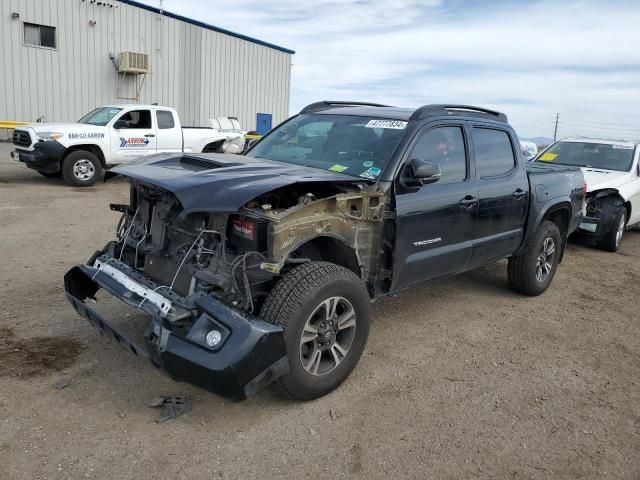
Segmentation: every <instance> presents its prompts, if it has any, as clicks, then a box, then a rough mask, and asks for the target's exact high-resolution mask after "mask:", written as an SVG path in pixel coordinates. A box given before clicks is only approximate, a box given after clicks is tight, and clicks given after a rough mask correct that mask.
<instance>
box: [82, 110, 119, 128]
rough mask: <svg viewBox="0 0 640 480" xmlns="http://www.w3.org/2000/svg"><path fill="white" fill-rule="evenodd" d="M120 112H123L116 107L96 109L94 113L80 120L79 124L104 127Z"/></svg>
mask: <svg viewBox="0 0 640 480" xmlns="http://www.w3.org/2000/svg"><path fill="white" fill-rule="evenodd" d="M120 111H122V109H121V108H114V107H101V108H96V109H95V110H94V111H92V112H89V113H87V114H86V115H85V116H84V117H82V118H81V119H80V120H78V123H87V124H89V125H98V126H100V127H104V126H105V125H106V124H107V123H109V122H110V121H111V119H112V118H113V117H115V116H116V115H117V114H118V112H120Z"/></svg>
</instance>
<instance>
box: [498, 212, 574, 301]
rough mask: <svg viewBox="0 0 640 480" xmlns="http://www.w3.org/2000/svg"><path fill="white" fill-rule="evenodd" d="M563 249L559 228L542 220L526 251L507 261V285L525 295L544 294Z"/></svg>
mask: <svg viewBox="0 0 640 480" xmlns="http://www.w3.org/2000/svg"><path fill="white" fill-rule="evenodd" d="M561 249H562V237H561V236H560V230H558V226H557V225H556V224H555V223H553V222H550V221H548V220H545V221H543V222H542V224H541V225H540V227H539V228H538V231H537V232H536V233H535V235H534V236H533V238H532V239H531V241H530V243H529V245H528V247H527V250H526V251H525V252H524V253H523V254H522V255H518V256H514V257H511V258H510V259H509V268H508V272H509V285H510V286H511V288H512V289H513V290H515V291H516V292H519V293H523V294H525V295H530V296H536V295H540V294H541V293H542V292H544V291H545V290H546V289H547V287H548V286H549V284H550V283H551V280H553V276H554V275H555V273H556V268H557V267H558V262H559V261H560V254H561Z"/></svg>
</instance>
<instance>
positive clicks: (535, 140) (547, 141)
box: [520, 137, 553, 145]
mask: <svg viewBox="0 0 640 480" xmlns="http://www.w3.org/2000/svg"><path fill="white" fill-rule="evenodd" d="M520 140H524V141H525V142H533V143H535V144H536V145H551V144H552V143H553V139H552V138H547V137H533V138H521V139H520Z"/></svg>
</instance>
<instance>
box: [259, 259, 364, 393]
mask: <svg viewBox="0 0 640 480" xmlns="http://www.w3.org/2000/svg"><path fill="white" fill-rule="evenodd" d="M369 316H370V301H369V295H368V293H367V290H366V288H365V286H364V283H363V282H362V280H361V279H360V278H358V276H357V275H355V274H354V273H353V272H352V271H351V270H348V269H346V268H344V267H340V266H338V265H335V264H332V263H328V262H309V263H306V264H303V265H300V266H298V267H296V268H294V269H292V270H291V271H290V272H288V273H286V274H285V275H284V276H283V277H282V278H281V279H280V281H278V283H277V284H276V285H275V287H274V288H273V290H272V291H271V293H270V294H269V296H268V297H267V299H266V301H265V303H264V305H263V307H262V311H261V317H262V318H263V319H264V320H265V321H267V322H270V323H273V324H276V325H280V326H281V327H282V329H283V331H284V338H285V345H286V349H287V356H288V360H289V368H290V371H289V373H288V374H287V375H285V376H284V377H281V378H279V379H278V380H276V382H275V383H274V387H275V389H276V390H277V391H278V392H279V393H281V394H284V395H285V396H288V397H290V398H294V399H297V400H312V399H314V398H318V397H321V396H323V395H326V394H327V393H329V392H331V391H332V390H334V389H335V388H337V387H338V385H340V384H341V383H342V382H343V381H344V380H345V379H346V378H347V377H348V376H349V374H350V373H351V371H352V370H353V369H354V367H355V366H356V364H357V363H358V360H359V359H360V356H361V355H362V351H363V350H364V347H365V344H366V343H367V337H368V336H369Z"/></svg>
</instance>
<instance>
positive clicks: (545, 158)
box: [538, 152, 558, 162]
mask: <svg viewBox="0 0 640 480" xmlns="http://www.w3.org/2000/svg"><path fill="white" fill-rule="evenodd" d="M557 156H558V154H557V153H549V152H547V153H543V154H542V155H541V156H540V158H539V159H538V160H540V161H542V162H553V161H554V160H555V159H556V157H557Z"/></svg>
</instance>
